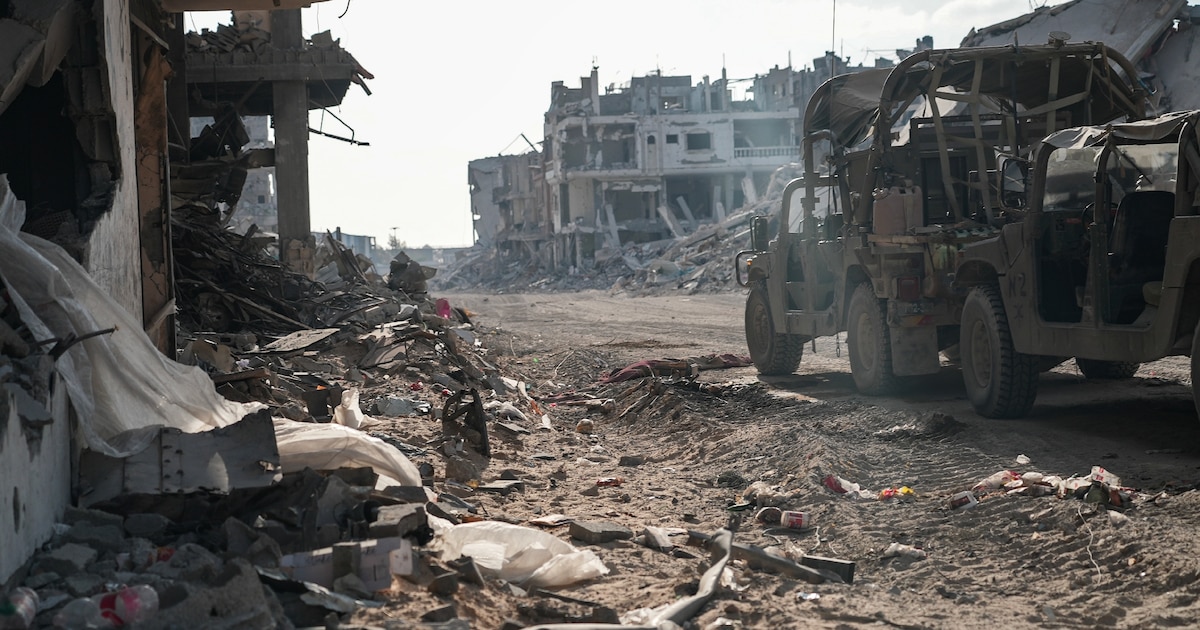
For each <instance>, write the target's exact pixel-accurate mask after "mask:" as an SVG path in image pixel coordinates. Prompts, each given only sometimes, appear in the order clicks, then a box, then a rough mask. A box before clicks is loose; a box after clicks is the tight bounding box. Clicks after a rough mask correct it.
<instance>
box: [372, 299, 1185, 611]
mask: <svg viewBox="0 0 1200 630" xmlns="http://www.w3.org/2000/svg"><path fill="white" fill-rule="evenodd" d="M448 297H449V299H450V300H451V301H452V302H453V303H454V304H455V306H461V307H465V308H466V309H468V310H469V311H471V312H472V313H474V321H475V326H476V332H477V333H480V337H481V339H482V342H483V344H484V345H485V346H487V347H488V348H489V360H491V361H494V362H496V363H497V364H498V365H499V366H500V367H501V368H502V369H503V371H504V373H505V374H507V375H511V376H514V377H516V378H520V379H521V380H523V381H524V382H525V383H527V384H528V386H529V392H530V394H531V396H533V398H534V399H538V398H544V397H547V396H550V395H552V394H563V393H568V392H583V393H586V394H588V395H589V396H590V397H594V398H598V399H612V400H613V401H614V404H613V405H612V406H611V408H612V411H611V412H610V413H607V414H604V413H598V412H597V411H596V410H588V409H586V408H583V407H578V406H571V405H566V404H543V405H542V406H541V410H542V411H545V412H546V413H547V415H548V416H549V417H550V419H551V424H552V428H551V429H550V430H537V429H536V428H534V427H535V426H536V418H534V419H531V422H530V423H529V426H530V427H531V428H534V430H533V431H532V432H531V433H529V434H527V435H525V434H510V433H507V432H503V431H499V430H494V431H493V433H492V437H493V455H492V458H491V460H490V462H488V461H485V460H483V459H482V458H475V462H476V463H477V465H479V466H480V467H481V477H482V480H483V481H484V482H487V481H490V480H493V479H496V478H498V477H500V475H501V473H502V472H504V471H508V472H509V473H510V474H516V475H518V476H519V477H521V478H522V479H524V480H525V490H524V492H520V493H512V494H509V495H507V496H501V495H492V494H484V493H479V494H477V495H475V496H472V497H470V500H471V501H472V502H474V503H477V504H478V505H479V506H480V508H481V512H483V513H484V514H485V515H486V517H487V518H490V519H494V520H502V521H509V522H513V523H520V524H529V522H530V521H531V520H532V519H535V518H538V517H540V516H546V515H549V514H564V515H566V516H568V517H571V518H575V519H580V520H602V521H611V522H615V523H619V524H622V525H624V526H626V527H628V528H629V529H630V530H632V532H633V533H635V534H637V533H640V532H641V531H642V530H643V528H644V527H646V526H648V525H651V526H658V527H664V528H678V530H694V531H701V532H708V533H711V532H713V531H715V530H717V529H718V528H720V527H723V526H726V525H727V524H729V523H730V517H731V514H734V513H733V512H731V511H730V510H729V509H727V508H729V507H730V506H731V505H735V504H737V503H739V501H742V500H743V499H745V498H746V497H745V496H744V495H743V493H744V491H745V490H746V489H747V488H748V487H750V486H751V485H752V484H754V483H755V482H763V483H765V484H766V488H767V490H764V491H762V492H761V493H760V495H759V496H758V498H757V499H756V500H755V501H750V502H751V503H766V504H777V505H778V506H779V507H781V508H783V509H790V510H800V511H804V512H807V513H809V514H810V516H811V518H812V523H813V527H811V528H807V529H803V530H792V529H786V528H781V527H779V526H777V525H770V524H764V523H759V522H756V521H755V519H754V518H753V515H754V512H753V511H752V510H749V511H746V512H739V513H737V514H739V515H741V517H742V518H741V520H740V523H739V524H738V528H737V531H736V534H735V537H734V539H735V541H737V542H742V543H747V544H753V545H758V546H761V547H766V548H768V549H770V550H772V551H775V552H778V553H780V554H783V555H786V556H789V557H793V558H799V557H800V556H802V555H804V554H812V555H820V556H826V557H832V558H839V559H843V560H850V561H853V562H855V563H856V570H855V574H854V580H853V583H852V584H848V585H847V584H821V585H811V584H807V583H805V582H801V581H797V580H793V579H789V578H785V577H781V576H777V575H771V574H769V573H766V572H762V571H757V570H752V569H749V568H748V567H746V566H745V565H744V564H743V563H741V562H735V563H734V564H733V565H732V566H733V569H734V570H733V574H734V578H735V579H734V581H733V582H732V583H731V584H729V585H728V586H727V587H725V588H722V589H721V590H720V592H719V594H718V595H717V596H716V597H715V598H714V599H713V600H711V601H710V602H709V603H708V604H707V605H706V606H705V607H704V608H703V609H701V611H700V613H699V614H698V615H697V617H695V619H694V621H693V624H692V625H693V627H697V628H737V627H742V628H778V627H797V626H804V627H816V628H821V627H827V628H835V627H838V628H844V627H848V626H850V627H854V626H860V625H884V626H894V627H904V628H910V627H919V628H985V627H989V628H990V627H1031V626H1033V627H1053V626H1068V627H1078V626H1087V627H1096V626H1111V627H1147V626H1155V627H1162V626H1188V625H1191V624H1193V623H1194V622H1195V621H1194V620H1195V619H1197V618H1200V603H1198V601H1197V594H1198V593H1200V559H1198V558H1197V543H1196V542H1195V531H1196V526H1197V525H1198V524H1200V510H1198V509H1197V508H1200V493H1198V492H1197V491H1196V488H1197V484H1198V481H1197V480H1198V478H1200V473H1198V472H1197V470H1198V468H1200V423H1198V422H1197V420H1196V415H1195V412H1194V410H1193V409H1192V402H1191V395H1190V388H1189V387H1188V385H1189V383H1188V382H1187V377H1186V375H1187V373H1188V371H1187V365H1186V359H1182V360H1181V359H1166V360H1162V361H1158V362H1155V363H1151V364H1146V365H1144V366H1142V369H1141V370H1140V371H1139V373H1138V375H1137V376H1136V377H1135V378H1134V379H1131V380H1129V381H1124V382H1112V381H1107V382H1105V381H1087V380H1084V379H1083V378H1082V376H1081V375H1080V374H1079V373H1078V371H1077V370H1075V369H1074V367H1073V365H1072V364H1070V363H1067V364H1064V365H1062V366H1059V367H1058V368H1056V369H1055V370H1054V371H1053V372H1051V373H1048V374H1045V375H1043V377H1042V380H1041V388H1040V395H1039V399H1038V403H1037V405H1036V406H1035V407H1034V410H1033V413H1032V414H1031V416H1030V417H1029V418H1026V419H1023V420H1015V421H997V420H988V419H984V418H980V417H979V416H976V415H975V414H974V413H973V412H972V411H971V410H970V405H969V403H967V401H966V400H965V397H964V395H963V393H962V385H961V377H960V376H959V374H958V371H957V370H956V369H955V368H953V367H952V366H947V367H945V368H944V369H943V370H942V372H941V373H940V374H938V375H935V376H932V377H926V378H921V379H911V380H910V381H909V382H908V385H909V387H907V388H906V390H905V392H904V393H903V395H901V396H898V397H894V398H867V397H862V396H859V395H857V394H856V393H855V392H854V389H853V384H852V381H851V379H850V376H849V366H848V362H847V359H846V358H845V351H844V350H845V347H844V340H842V342H839V341H838V340H836V339H821V340H818V341H817V343H816V346H815V349H816V352H813V348H812V347H806V349H805V357H804V360H803V362H802V363H801V367H800V369H799V370H798V372H797V374H795V375H793V376H789V377H782V378H772V379H760V378H759V377H758V376H757V374H756V373H755V372H754V370H753V368H734V369H727V370H713V371H704V372H700V373H699V375H698V376H695V377H694V378H669V377H668V378H656V379H655V378H645V379H635V380H631V381H626V382H621V383H610V384H600V383H599V382H598V379H599V377H600V376H601V375H603V374H605V373H607V372H609V371H611V370H613V369H616V368H620V367H623V366H625V365H627V364H630V363H633V362H635V361H640V360H645V359H658V358H666V357H672V358H683V357H695V356H701V355H706V354H713V353H739V354H740V353H744V342H743V339H742V324H741V318H742V312H741V309H742V300H743V297H742V296H741V295H738V294H734V293H723V294H714V295H703V296H696V295H693V296H679V295H675V296H659V297H647V298H622V297H614V296H611V295H607V294H603V293H599V292H584V293H575V294H551V295H545V294H543V295H481V294H462V295H450V296H448ZM839 350H840V352H839ZM584 418H587V419H590V420H592V421H593V423H594V430H593V432H592V433H590V434H584V433H580V432H578V431H577V430H576V427H577V424H578V422H579V421H580V420H583V419H584ZM408 422H411V420H409V421H408ZM430 424H431V426H430V427H414V426H413V425H411V424H408V425H405V426H404V427H401V426H400V425H399V424H397V425H395V430H397V431H399V432H400V433H401V434H402V436H401V437H403V438H405V439H408V440H414V441H415V440H418V439H419V438H420V436H421V435H423V434H426V433H428V434H429V435H430V436H434V435H435V434H436V427H434V426H432V424H433V423H432V422H430ZM1022 455H1023V456H1025V458H1027V459H1028V463H1018V461H1020V462H1024V461H1026V459H1025V458H1022V459H1020V460H1018V456H1022ZM416 459H417V460H418V461H421V458H419V457H418V458H416ZM429 461H431V462H432V463H434V464H435V466H436V467H437V468H438V469H439V470H440V468H441V464H440V462H438V461H437V458H436V456H431V458H430V460H429ZM1097 465H1099V466H1103V467H1104V468H1106V469H1108V470H1109V471H1111V472H1112V473H1113V474H1116V475H1119V476H1120V477H1121V479H1122V484H1123V485H1125V486H1129V487H1133V488H1136V489H1137V490H1138V492H1137V493H1136V494H1135V495H1134V498H1133V500H1132V503H1131V504H1130V505H1129V506H1128V507H1126V508H1124V509H1117V508H1114V507H1110V506H1108V505H1106V504H1104V503H1095V502H1088V501H1084V500H1080V499H1073V498H1067V499H1060V498H1057V497H1054V496H1042V497H1033V496H1018V495H1007V494H1005V493H1004V492H1003V491H996V492H991V493H987V494H986V495H984V496H983V497H982V499H981V500H980V501H979V504H978V505H977V506H975V507H974V508H973V509H968V510H957V511H952V510H951V509H950V505H949V500H950V497H951V496H952V495H954V494H956V493H958V492H960V491H963V490H967V489H969V488H971V487H972V486H973V485H974V484H975V483H976V482H978V481H979V480H981V479H983V478H985V477H987V476H989V475H991V474H993V473H995V472H997V471H1000V470H1013V471H1016V472H1018V473H1023V472H1030V471H1037V472H1042V473H1045V474H1047V475H1051V474H1053V475H1059V476H1062V477H1064V478H1065V477H1070V476H1072V475H1078V476H1085V475H1087V474H1088V473H1089V471H1090V470H1091V468H1092V466H1097ZM829 475H834V476H836V477H840V478H843V479H845V480H848V481H851V482H855V483H857V484H859V485H860V486H861V487H862V488H863V489H868V490H870V491H871V493H872V495H874V493H877V492H879V491H881V490H884V489H887V488H900V487H903V486H907V487H909V488H912V489H913V490H914V491H915V493H916V496H915V498H914V499H912V500H910V501H900V500H883V501H881V500H876V499H874V498H872V499H861V500H856V499H853V498H849V497H848V496H847V495H842V494H836V493H834V492H832V491H831V490H829V489H828V488H827V487H826V486H825V485H824V484H823V480H824V479H825V477H827V476H829ZM612 477H619V478H621V480H622V483H621V485H619V486H597V480H599V479H602V478H612ZM759 487H760V488H761V487H762V486H761V484H760V486H759ZM756 507H757V505H756ZM549 531H551V532H552V533H554V534H556V535H558V536H559V537H560V538H562V539H564V540H569V537H568V535H567V533H566V532H567V528H566V527H565V526H564V527H558V528H553V529H550V530H549ZM686 539H687V536H675V537H673V542H674V543H675V544H676V545H679V546H680V547H679V549H681V551H676V552H675V553H666V552H662V551H656V550H651V549H649V548H646V547H644V546H641V545H638V544H636V543H635V542H634V541H632V540H622V541H616V542H609V543H603V544H599V545H592V546H586V548H588V549H592V550H594V551H595V552H596V553H597V554H598V555H599V556H600V558H601V559H602V560H603V562H604V563H605V564H606V565H607V566H608V567H609V569H610V573H609V574H608V575H606V576H604V577H602V578H599V579H596V580H592V581H588V582H584V583H581V584H578V585H575V586H572V587H569V588H566V589H562V590H560V591H559V592H558V598H555V597H547V596H528V595H526V594H523V593H522V592H520V591H518V590H515V589H507V590H506V589H503V588H496V587H494V586H493V587H487V588H478V587H474V586H464V587H463V588H461V589H460V590H459V592H458V594H457V595H456V596H455V598H456V602H457V604H458V610H457V612H458V616H459V617H460V618H465V619H470V620H471V622H472V627H480V628H491V627H500V626H501V625H503V624H504V622H505V621H506V620H515V621H516V622H517V623H518V624H533V623H550V622H560V621H579V620H596V619H597V617H596V615H597V611H598V610H604V609H608V610H610V611H615V612H617V613H625V612H628V611H632V610H635V609H639V608H643V607H655V606H660V605H663V604H667V603H670V602H672V601H674V600H676V599H678V598H679V597H682V596H686V595H689V594H692V593H694V592H695V591H696V589H697V585H698V580H699V577H700V575H701V574H702V573H703V571H704V569H705V568H707V566H708V559H707V554H706V553H705V552H704V551H703V550H701V549H699V548H695V547H686V546H685V543H686ZM573 542H574V544H576V545H577V546H579V547H585V545H583V543H580V542H578V541H573ZM893 543H899V544H900V545H907V546H911V547H913V548H916V549H920V550H922V551H923V552H924V555H925V557H924V558H909V557H903V556H899V557H884V556H885V553H886V552H887V550H888V548H889V547H892V546H893ZM442 603H444V602H442V601H440V600H439V598H437V597H436V596H434V595H431V594H429V593H428V592H426V591H424V589H419V588H417V587H411V588H409V589H408V592H406V593H405V594H404V596H402V597H399V598H397V599H395V600H394V601H392V602H390V603H389V604H388V605H387V606H386V607H384V608H383V609H377V610H372V611H362V612H360V613H356V615H355V620H357V621H362V622H371V621H372V620H374V621H380V620H386V619H414V618H416V617H418V616H420V615H421V614H423V613H425V612H426V611H428V610H430V609H431V608H434V607H436V606H437V605H440V604H442Z"/></svg>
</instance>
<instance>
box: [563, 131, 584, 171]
mask: <svg viewBox="0 0 1200 630" xmlns="http://www.w3.org/2000/svg"><path fill="white" fill-rule="evenodd" d="M562 152H563V162H564V164H565V165H566V167H567V168H579V167H581V166H585V165H586V164H587V163H588V140H587V138H586V137H584V135H583V129H582V128H580V127H572V128H570V129H568V130H567V137H566V140H565V141H564V142H563V143H562Z"/></svg>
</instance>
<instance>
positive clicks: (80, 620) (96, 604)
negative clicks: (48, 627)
mask: <svg viewBox="0 0 1200 630" xmlns="http://www.w3.org/2000/svg"><path fill="white" fill-rule="evenodd" d="M157 612H158V593H157V592H155V590H154V589H153V588H152V587H150V586H146V585H145V584H141V585H138V586H130V587H127V588H123V589H121V590H119V591H113V592H112V593H104V594H101V595H94V596H92V597H88V598H81V599H77V600H75V601H73V602H71V603H69V604H67V605H66V606H64V607H63V609H62V610H60V611H59V612H58V614H57V615H55V616H54V625H55V626H56V627H59V628H121V627H124V626H125V625H127V624H130V623H135V622H138V621H145V620H147V619H149V618H151V617H153V616H154V614H155V613H157Z"/></svg>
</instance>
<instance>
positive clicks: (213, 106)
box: [0, 0, 366, 582]
mask: <svg viewBox="0 0 1200 630" xmlns="http://www.w3.org/2000/svg"><path fill="white" fill-rule="evenodd" d="M318 1H319V0H318ZM310 4H312V0H151V1H138V0H51V1H46V0H6V1H4V2H0V147H3V150H2V151H0V176H2V178H0V183H2V184H3V185H2V186H0V188H2V189H3V191H2V194H0V200H5V202H4V204H3V206H4V210H5V220H6V221H10V222H12V221H17V223H16V224H15V225H11V226H8V227H10V228H11V229H12V230H14V231H15V230H16V229H18V228H19V229H20V230H21V232H22V233H24V234H29V235H33V236H37V237H41V238H44V239H46V240H48V241H50V242H52V243H54V244H55V245H57V246H60V247H62V248H63V249H64V250H65V251H66V252H68V253H69V254H70V255H71V257H72V258H73V259H74V260H75V262H77V263H79V264H80V265H81V266H82V268H83V269H84V270H85V271H86V272H87V274H88V275H90V277H91V279H92V280H94V281H95V282H96V283H97V284H98V285H99V287H100V288H101V289H102V290H103V291H104V293H106V294H107V295H108V296H109V297H111V298H112V299H113V300H114V301H115V302H116V303H117V304H118V305H119V306H120V307H121V308H122V309H123V310H124V311H125V312H127V313H129V314H130V315H132V316H133V318H134V319H135V320H136V321H137V322H138V323H139V324H140V326H139V328H144V330H145V332H146V334H147V335H148V336H149V338H150V340H151V341H152V343H153V344H154V346H155V347H157V349H158V350H159V351H160V352H162V353H164V354H167V355H168V356H171V357H174V356H175V352H176V340H175V330H176V323H175V317H174V312H175V305H176V297H177V296H176V278H175V275H174V273H175V269H174V265H173V260H172V237H171V221H172V215H173V214H174V213H176V212H181V211H189V210H191V211H198V212H207V213H214V214H217V215H219V214H221V213H228V212H229V211H230V209H231V208H233V207H235V206H236V203H237V200H238V198H239V197H240V196H241V194H242V183H243V181H244V177H245V169H247V168H252V167H254V166H261V165H274V166H275V167H276V175H277V177H278V180H279V183H280V186H279V189H278V190H279V191H280V192H279V196H280V207H281V209H282V212H281V221H280V224H281V226H280V231H281V234H282V235H283V239H284V243H285V247H284V251H285V253H290V254H292V258H291V259H290V262H295V263H296V265H297V266H298V267H300V268H302V267H303V262H304V258H305V250H306V245H307V244H308V243H310V242H311V240H310V237H309V232H310V230H309V227H308V214H309V208H308V175H307V172H308V171H307V168H308V167H307V160H308V149H307V137H308V133H309V130H308V116H307V112H308V110H309V108H310V107H321V106H327V105H333V104H337V103H340V102H341V99H342V98H343V97H344V95H345V93H346V91H347V88H348V86H349V84H350V83H351V82H360V83H361V82H362V79H363V77H364V76H366V73H365V71H364V70H362V68H361V66H359V65H358V63H357V62H356V61H354V59H353V58H352V57H351V56H350V55H349V53H347V52H345V51H344V50H342V49H341V48H340V47H339V46H337V45H336V44H332V45H324V46H320V45H314V44H313V43H312V42H309V41H307V40H305V38H304V37H303V35H302V31H301V16H300V7H302V6H308V5H310ZM218 9H224V10H232V11H246V12H254V13H256V14H259V15H264V16H265V15H269V16H270V18H271V19H270V22H271V24H269V25H267V24H265V23H264V21H262V20H259V21H247V22H245V24H244V27H230V28H231V29H232V30H231V32H230V33H227V36H228V37H227V39H226V42H225V44H227V45H220V46H215V47H214V46H195V45H191V46H189V44H194V43H195V42H194V40H195V39H196V38H194V37H189V36H188V35H186V34H185V32H184V20H183V19H182V17H183V13H182V12H183V11H188V10H218ZM268 11H270V13H269V14H268ZM251 29H254V31H256V32H257V35H255V36H250V30H251ZM189 40H193V41H189ZM247 42H252V43H253V45H249V46H248V45H246V44H247ZM247 114H259V115H273V116H274V117H275V133H276V138H277V140H279V144H280V146H278V147H276V148H275V149H273V150H263V151H258V152H252V151H243V150H242V146H243V145H244V144H245V143H246V141H247V138H244V137H242V135H243V134H244V128H243V127H242V126H241V124H240V117H241V116H243V115H247ZM192 116H214V117H215V119H216V120H217V121H224V124H214V126H213V127H212V128H211V130H212V133H210V134H208V135H207V136H205V135H204V134H202V137H201V138H197V139H193V138H192V137H191V133H190V129H191V125H190V118H191V117H192ZM206 143H207V144H206ZM285 197H286V198H285ZM17 206H21V207H22V208H23V213H24V220H23V222H21V221H20V216H21V211H18V210H14V208H16V207H17ZM11 242H12V243H13V244H14V246H19V245H17V244H16V241H11ZM29 271H30V270H28V269H23V268H19V267H18V266H16V265H14V264H6V265H5V266H4V267H2V268H0V277H2V278H3V281H4V285H5V286H6V287H7V288H8V289H10V290H11V292H10V291H0V295H2V296H3V299H2V300H0V313H4V315H5V316H6V318H8V319H9V320H11V321H9V323H8V324H7V326H8V327H10V328H11V327H12V326H13V325H14V322H16V323H17V324H19V322H20V319H18V318H17V315H16V314H17V313H18V312H21V313H24V314H26V315H27V314H28V311H24V310H21V309H22V308H23V307H22V305H21V300H20V298H19V297H18V296H17V295H15V294H16V293H17V292H16V290H15V289H14V287H15V286H17V285H18V284H20V283H21V282H22V281H24V280H23V279H22V276H24V275H27V274H28V273H29ZM37 306H38V305H32V307H34V308H36V307H37ZM9 316H11V317H9ZM26 323H28V322H26ZM109 332H110V333H111V331H109ZM26 341H27V340H26ZM58 341H60V342H63V341H64V340H58ZM71 343H74V342H71ZM0 349H2V350H3V351H4V352H2V353H0V384H2V385H3V386H4V389H3V390H2V393H0V478H3V480H4V481H3V483H0V503H2V504H3V505H4V506H5V509H3V510H0V531H3V532H5V535H4V536H3V537H0V582H3V581H4V580H7V579H8V577H9V576H10V575H12V574H13V572H14V571H16V570H17V569H18V568H19V567H20V566H21V565H22V563H23V562H24V561H25V559H26V558H28V557H29V556H30V554H31V553H32V552H33V551H34V550H35V549H36V548H37V547H38V546H39V545H41V544H42V543H43V542H45V541H46V540H47V539H48V538H49V536H50V535H51V532H52V529H53V528H52V525H53V524H54V523H55V522H56V521H57V519H59V518H61V515H62V513H63V510H64V508H65V507H66V506H67V505H69V504H71V503H72V501H73V499H72V497H73V492H75V491H76V490H77V489H76V488H73V480H72V478H71V474H72V461H73V460H74V459H75V458H76V457H78V453H79V448H80V446H81V441H80V440H77V439H74V438H75V437H77V436H75V435H74V431H75V430H76V429H77V428H78V426H77V423H76V422H74V415H75V413H76V411H78V410H75V409H73V405H72V404H71V403H69V402H68V397H67V392H66V386H64V385H63V384H62V380H61V379H57V380H56V379H55V378H53V374H52V372H53V371H54V363H53V360H51V361H50V362H49V363H47V362H45V361H40V362H39V360H38V357H42V358H45V357H47V356H49V357H50V358H51V359H55V358H58V357H59V356H60V355H59V354H58V353H53V354H48V350H49V346H46V347H41V346H32V347H30V346H29V345H28V343H25V344H22V343H21V340H20V339H19V338H18V337H15V336H12V335H8V336H7V337H6V339H5V343H4V345H3V347H2V348H0ZM61 352H67V349H66V348H63V350H62V351H61ZM37 383H41V384H42V385H41V386H37Z"/></svg>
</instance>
